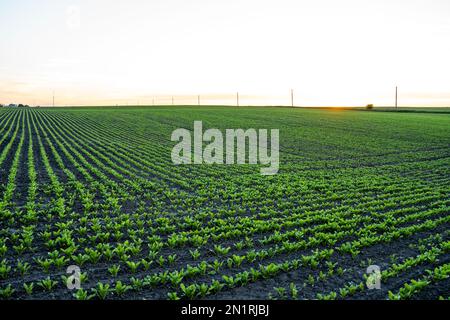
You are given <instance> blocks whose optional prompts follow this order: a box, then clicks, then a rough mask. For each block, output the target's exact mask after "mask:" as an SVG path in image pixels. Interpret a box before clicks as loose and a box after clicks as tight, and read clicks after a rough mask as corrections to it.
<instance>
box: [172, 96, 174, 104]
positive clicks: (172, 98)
mask: <svg viewBox="0 0 450 320" xmlns="http://www.w3.org/2000/svg"><path fill="white" fill-rule="evenodd" d="M173 103H174V102H173V96H172V105H173Z"/></svg>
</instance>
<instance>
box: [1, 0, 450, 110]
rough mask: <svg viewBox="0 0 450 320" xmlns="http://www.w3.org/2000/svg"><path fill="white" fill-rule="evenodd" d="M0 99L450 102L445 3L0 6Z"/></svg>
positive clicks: (449, 19) (206, 1)
mask: <svg viewBox="0 0 450 320" xmlns="http://www.w3.org/2000/svg"><path fill="white" fill-rule="evenodd" d="M0 40H1V49H0V103H13V102H15V103H20V102H21V103H27V104H32V105H36V104H39V105H50V104H51V103H52V92H53V90H54V91H55V95H56V104H57V105H105V104H108V105H115V104H127V103H128V104H130V105H132V104H137V103H139V104H152V103H153V101H154V100H153V99H155V98H154V97H156V99H155V103H157V104H166V103H167V104H171V96H172V95H174V96H175V103H192V104H195V103H197V95H198V94H201V95H202V103H205V104H206V103H210V104H216V103H224V104H233V103H235V93H236V92H237V91H239V92H240V95H241V104H242V105H244V104H262V105H271V104H284V105H288V104H290V96H289V95H290V89H291V88H293V89H294V92H295V103H296V105H305V106H331V105H341V106H343V105H366V104H368V103H373V104H375V105H392V104H393V99H394V91H395V86H396V85H398V86H399V94H400V104H401V105H410V106H415V105H417V106H420V105H424V106H450V58H449V57H450V1H449V0H341V1H336V0H142V1H140V0H114V1H111V0H109V1H107V0H72V1H66V0H53V1H51V0H39V1H36V0H0Z"/></svg>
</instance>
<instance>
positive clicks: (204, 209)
mask: <svg viewBox="0 0 450 320" xmlns="http://www.w3.org/2000/svg"><path fill="white" fill-rule="evenodd" d="M198 119H201V120H202V121H203V123H204V125H205V127H209V128H220V129H225V128H278V129H279V130H280V141H279V152H280V155H279V156H280V168H279V172H278V174H277V175H274V176H262V175H261V174H260V166H258V165H256V166H254V165H227V166H220V165H187V166H177V165H174V164H173V163H172V159H171V150H172V148H173V144H174V143H173V142H172V141H171V140H170V136H171V133H172V132H173V130H175V129H176V128H187V129H189V130H192V126H193V123H194V121H195V120H198ZM449 123H450V116H449V115H447V114H426V113H423V114H422V113H388V112H376V113H372V112H360V111H343V110H300V109H287V108H259V109H258V108H251V107H248V108H247V107H242V108H230V107H228V108H225V107H215V108H214V107H203V108H200V107H198V108H196V107H190V108H186V107H184V108H182V107H179V108H178V107H173V108H166V107H155V108H133V109H127V108H111V109H108V108H90V109H78V108H73V109H71V108H68V109H45V108H41V109H6V108H4V109H0V182H1V183H0V298H3V299H201V298H204V299H248V298H251V299H267V298H271V299H410V298H412V299H438V298H444V299H447V298H449V291H450V280H449V273H450V264H449V263H450V255H449V250H450V242H449V222H450V215H449V212H450V210H449V209H450V199H449V194H450V148H449V147H450V130H449ZM73 265H75V266H78V267H79V268H80V270H81V277H80V280H81V284H80V285H81V288H80V289H78V290H73V291H71V290H68V288H67V285H66V283H67V278H68V276H69V274H67V273H66V270H67V267H69V266H73ZM373 265H376V266H378V267H379V268H380V271H381V284H380V289H379V290H369V289H368V288H367V286H366V278H367V277H368V275H367V274H366V270H367V268H368V267H369V266H373Z"/></svg>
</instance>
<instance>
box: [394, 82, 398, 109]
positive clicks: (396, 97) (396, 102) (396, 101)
mask: <svg viewBox="0 0 450 320" xmlns="http://www.w3.org/2000/svg"><path fill="white" fill-rule="evenodd" d="M395 109H396V110H397V109H398V87H395Z"/></svg>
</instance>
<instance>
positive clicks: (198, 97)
mask: <svg viewBox="0 0 450 320" xmlns="http://www.w3.org/2000/svg"><path fill="white" fill-rule="evenodd" d="M197 102H198V105H200V95H198V96H197Z"/></svg>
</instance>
